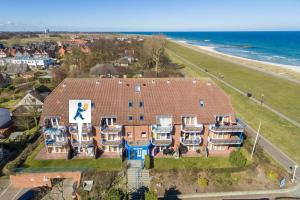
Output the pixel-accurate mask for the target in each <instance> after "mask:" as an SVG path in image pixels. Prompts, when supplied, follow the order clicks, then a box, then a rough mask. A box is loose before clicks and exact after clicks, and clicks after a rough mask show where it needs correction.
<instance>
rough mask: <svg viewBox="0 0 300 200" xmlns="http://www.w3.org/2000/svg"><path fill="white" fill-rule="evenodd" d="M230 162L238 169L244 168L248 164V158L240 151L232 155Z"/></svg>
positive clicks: (233, 152)
mask: <svg viewBox="0 0 300 200" xmlns="http://www.w3.org/2000/svg"><path fill="white" fill-rule="evenodd" d="M229 162H230V163H231V164H232V165H235V166H237V167H244V166H245V165H246V163H247V158H246V157H245V156H244V155H243V153H242V152H241V151H240V150H236V151H232V152H231V153H230V155H229Z"/></svg>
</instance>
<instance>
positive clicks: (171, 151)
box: [163, 149, 175, 155]
mask: <svg viewBox="0 0 300 200" xmlns="http://www.w3.org/2000/svg"><path fill="white" fill-rule="evenodd" d="M174 153H175V151H174V150H173V149H164V150H163V154H164V155H173V154H174Z"/></svg>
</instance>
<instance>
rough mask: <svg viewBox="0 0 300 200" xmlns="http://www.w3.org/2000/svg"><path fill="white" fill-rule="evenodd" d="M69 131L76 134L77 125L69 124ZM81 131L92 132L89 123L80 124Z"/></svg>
mask: <svg viewBox="0 0 300 200" xmlns="http://www.w3.org/2000/svg"><path fill="white" fill-rule="evenodd" d="M69 132H70V133H73V134H76V133H78V126H70V127H69ZM82 132H83V133H91V132H92V126H91V125H83V126H82Z"/></svg>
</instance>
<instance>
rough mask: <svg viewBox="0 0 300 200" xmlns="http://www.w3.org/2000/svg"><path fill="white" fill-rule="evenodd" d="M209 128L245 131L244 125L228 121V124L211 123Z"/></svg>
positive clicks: (219, 130)
mask: <svg viewBox="0 0 300 200" xmlns="http://www.w3.org/2000/svg"><path fill="white" fill-rule="evenodd" d="M209 130H210V131H212V132H230V133H233V132H235V133H240V132H244V126H242V125H241V124H239V123H228V124H211V125H210V126H209Z"/></svg>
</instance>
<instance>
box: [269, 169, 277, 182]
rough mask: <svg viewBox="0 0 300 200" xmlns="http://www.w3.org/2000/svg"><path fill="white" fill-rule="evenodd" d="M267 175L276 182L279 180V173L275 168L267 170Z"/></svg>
mask: <svg viewBox="0 0 300 200" xmlns="http://www.w3.org/2000/svg"><path fill="white" fill-rule="evenodd" d="M267 177H268V178H269V179H270V180H271V181H274V182H276V181H278V174H277V173H276V172H275V171H273V170H269V171H268V172H267Z"/></svg>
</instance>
